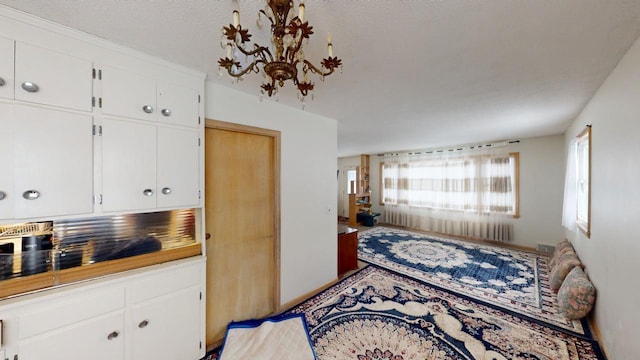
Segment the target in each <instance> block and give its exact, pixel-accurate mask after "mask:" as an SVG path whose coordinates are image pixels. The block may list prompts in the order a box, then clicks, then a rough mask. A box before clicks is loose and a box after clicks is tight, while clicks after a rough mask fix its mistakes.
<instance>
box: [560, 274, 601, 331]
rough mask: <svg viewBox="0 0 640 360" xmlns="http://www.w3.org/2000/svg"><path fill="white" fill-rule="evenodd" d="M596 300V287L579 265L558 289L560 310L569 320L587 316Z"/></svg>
mask: <svg viewBox="0 0 640 360" xmlns="http://www.w3.org/2000/svg"><path fill="white" fill-rule="evenodd" d="M595 301H596V288H595V287H594V286H593V283H591V281H589V278H588V277H587V274H585V273H584V271H582V268H581V267H579V266H576V267H574V268H573V269H571V271H570V272H569V274H568V275H567V277H566V278H565V279H564V281H563V282H562V286H560V290H558V310H559V311H560V314H562V315H563V316H564V317H566V318H567V319H569V320H577V319H581V318H583V317H585V316H586V315H587V314H588V313H589V311H591V308H593V303H594V302H595Z"/></svg>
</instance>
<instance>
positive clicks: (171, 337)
mask: <svg viewBox="0 0 640 360" xmlns="http://www.w3.org/2000/svg"><path fill="white" fill-rule="evenodd" d="M204 266H205V262H204V260H203V259H202V258H200V257H198V259H197V260H194V259H190V260H186V262H184V261H179V262H178V264H176V265H168V266H167V265H166V264H165V265H162V266H161V267H164V268H162V269H156V270H151V271H148V272H144V273H139V274H136V275H132V276H126V277H123V278H119V279H116V280H113V281H106V282H101V283H99V284H90V285H88V286H84V285H82V286H77V285H76V286H75V288H73V287H74V286H71V287H72V289H54V290H49V291H46V292H43V293H40V294H34V295H28V297H31V298H28V299H25V300H19V301H17V302H16V301H14V300H15V299H13V300H11V301H10V303H9V304H3V303H2V302H0V320H2V328H3V336H2V344H1V345H0V354H1V353H2V352H4V353H5V358H8V359H19V360H43V359H47V360H86V359H92V360H103V359H104V360H119V359H123V360H198V359H201V358H202V357H203V356H204V353H205V349H204V299H202V293H203V287H204ZM5 302H6V301H5ZM3 359H4V358H3Z"/></svg>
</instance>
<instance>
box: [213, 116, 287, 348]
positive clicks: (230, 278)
mask: <svg viewBox="0 0 640 360" xmlns="http://www.w3.org/2000/svg"><path fill="white" fill-rule="evenodd" d="M205 214H206V232H207V240H206V254H207V348H211V347H216V346H218V345H220V344H221V343H222V340H223V339H224V334H225V330H226V326H227V324H228V323H229V322H231V321H240V320H246V319H251V318H260V317H264V316H266V315H269V314H271V313H273V312H275V311H277V309H278V307H279V306H280V132H279V131H274V130H267V129H261V128H256V127H251V126H244V125H239V124H232V123H226V122H222V121H215V120H207V121H206V123H205Z"/></svg>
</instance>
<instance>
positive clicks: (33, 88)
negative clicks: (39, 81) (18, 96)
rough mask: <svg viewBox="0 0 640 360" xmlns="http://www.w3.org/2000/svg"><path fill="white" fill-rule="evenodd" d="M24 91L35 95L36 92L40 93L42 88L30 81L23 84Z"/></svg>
mask: <svg viewBox="0 0 640 360" xmlns="http://www.w3.org/2000/svg"><path fill="white" fill-rule="evenodd" d="M22 89H23V90H24V91H26V92H30V93H34V92H38V90H40V88H39V87H38V85H36V84H34V83H32V82H30V81H25V82H23V83H22Z"/></svg>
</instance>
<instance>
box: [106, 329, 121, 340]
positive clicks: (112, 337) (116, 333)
mask: <svg viewBox="0 0 640 360" xmlns="http://www.w3.org/2000/svg"><path fill="white" fill-rule="evenodd" d="M118 335H120V331H118V330H114V331H112V332H111V333H110V334H109V335H107V340H113V339H115V338H117V337H118Z"/></svg>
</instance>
